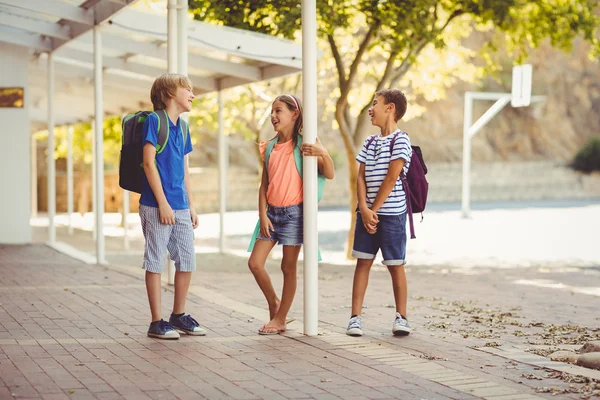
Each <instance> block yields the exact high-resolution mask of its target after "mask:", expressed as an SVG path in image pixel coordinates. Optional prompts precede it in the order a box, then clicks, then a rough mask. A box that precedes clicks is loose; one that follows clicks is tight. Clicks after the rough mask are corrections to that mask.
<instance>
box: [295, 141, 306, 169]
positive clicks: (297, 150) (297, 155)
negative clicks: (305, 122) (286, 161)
mask: <svg viewBox="0 0 600 400" xmlns="http://www.w3.org/2000/svg"><path fill="white" fill-rule="evenodd" d="M301 147H302V136H300V135H298V143H297V144H296V147H294V162H295V163H296V169H297V170H298V174H299V175H300V178H302V177H303V176H304V175H303V174H302V172H303V170H304V168H303V166H304V162H303V159H302V152H301V151H300V148H301Z"/></svg>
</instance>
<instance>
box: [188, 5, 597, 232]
mask: <svg viewBox="0 0 600 400" xmlns="http://www.w3.org/2000/svg"><path fill="white" fill-rule="evenodd" d="M189 4H190V9H191V10H192V12H193V13H194V15H195V18H196V19H199V20H205V21H211V22H217V23H221V24H224V25H228V26H232V27H237V28H242V29H248V30H252V31H257V32H261V33H266V34H271V35H275V36H280V37H285V38H294V36H295V35H296V34H297V30H298V29H299V28H300V27H301V10H300V0H222V1H218V2H215V1H211V0H190V1H189ZM317 8H318V10H317V13H318V19H319V35H320V37H321V38H322V39H324V40H326V41H327V43H328V47H329V51H330V53H331V55H332V56H333V59H334V60H335V70H336V72H337V76H338V88H339V93H338V96H337V100H336V105H335V120H336V121H337V125H338V128H339V131H340V134H341V136H342V139H343V141H344V145H345V149H346V155H347V159H348V165H349V169H350V174H349V180H350V182H349V185H350V193H351V198H350V207H351V209H353V208H354V206H355V204H356V195H355V193H356V190H355V188H356V176H357V172H358V169H357V166H356V163H355V162H354V157H355V155H356V154H357V152H358V149H359V146H360V145H361V144H362V141H363V140H364V137H365V135H366V132H367V131H366V130H365V128H366V127H367V126H368V122H369V121H368V108H369V105H370V102H371V97H372V95H373V94H374V93H375V91H377V90H380V89H383V88H387V87H394V86H397V85H398V83H399V82H401V81H402V80H403V79H404V78H406V76H407V74H408V73H409V71H410V70H411V68H412V67H414V66H415V65H416V62H417V60H418V57H419V56H420V55H421V53H423V52H424V50H426V49H428V48H434V49H436V50H441V49H443V48H444V47H446V46H447V39H446V34H447V31H448V29H449V28H451V27H452V26H453V25H455V24H457V23H459V22H461V21H463V22H464V21H468V22H469V23H474V24H476V25H477V26H478V27H486V28H488V29H489V28H490V27H493V28H495V29H496V30H497V31H499V32H501V33H503V34H504V35H503V40H504V42H505V43H503V44H504V45H505V46H506V47H507V48H508V49H509V50H511V51H512V53H513V54H514V55H515V58H517V59H519V60H522V59H525V58H526V55H527V51H528V49H530V48H535V47H537V46H538V45H539V44H540V43H542V42H543V41H545V40H549V41H550V42H551V43H552V45H553V46H555V47H557V48H560V49H564V50H568V49H569V48H570V46H571V43H572V41H573V39H574V38H576V37H578V36H582V37H583V38H584V39H585V40H587V41H589V42H591V43H592V44H593V46H592V48H593V50H594V51H595V52H597V51H598V50H599V49H600V45H599V42H598V38H597V31H598V25H599V18H598V16H597V11H598V0H387V1H373V0H317ZM357 22H358V23H357ZM357 26H358V29H356V28H357ZM348 37H352V38H354V41H355V43H356V44H355V45H354V46H352V47H348V45H347V43H342V41H344V42H347V40H344V39H346V38H348ZM340 38H341V39H340ZM494 45H496V46H498V45H499V44H498V43H496V44H492V46H491V47H493V46H494ZM373 56H379V57H382V58H383V59H384V64H383V68H381V69H380V70H373V69H371V70H370V71H369V72H368V75H367V77H368V78H369V79H362V78H363V75H362V74H361V69H364V67H365V65H364V63H365V60H367V59H368V58H369V57H373ZM357 77H359V78H360V85H361V86H362V87H363V88H364V86H365V85H366V84H370V85H371V89H370V93H371V96H370V97H369V98H367V99H365V100H367V101H365V103H364V104H363V105H362V106H360V108H358V109H357V110H356V111H353V107H351V104H350V103H349V98H350V96H351V93H352V92H353V90H355V89H356V87H357V84H358V82H357ZM363 90H364V89H363ZM353 218H354V217H353ZM353 223H354V220H353ZM351 240H352V230H351V231H350V234H349V242H350V243H351Z"/></svg>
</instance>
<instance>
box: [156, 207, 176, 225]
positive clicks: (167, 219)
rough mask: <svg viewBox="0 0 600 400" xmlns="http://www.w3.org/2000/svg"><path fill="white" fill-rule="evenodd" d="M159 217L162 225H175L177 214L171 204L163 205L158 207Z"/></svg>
mask: <svg viewBox="0 0 600 400" xmlns="http://www.w3.org/2000/svg"><path fill="white" fill-rule="evenodd" d="M158 217H159V219H160V223H161V224H165V225H175V214H173V209H171V206H170V205H169V203H163V204H159V205H158Z"/></svg>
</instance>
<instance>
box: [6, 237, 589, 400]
mask: <svg viewBox="0 0 600 400" xmlns="http://www.w3.org/2000/svg"><path fill="white" fill-rule="evenodd" d="M110 260H111V261H112V262H113V264H117V263H118V264H122V265H111V266H107V267H104V266H96V265H86V264H82V263H80V262H78V261H74V260H72V259H70V258H68V257H66V256H64V255H61V254H59V253H56V252H55V251H53V250H51V249H49V248H47V247H45V246H42V245H32V246H1V245H0V399H5V398H44V399H54V398H60V399H62V398H99V399H119V398H127V399H130V398H131V399H138V398H140V399H141V398H144V399H146V398H161V399H170V398H180V399H184V398H185V399H188V398H189V399H201V398H208V399H221V398H223V399H225V398H234V399H255V398H265V399H279V398H314V399H337V398H340V399H367V398H368V399H380V398H381V399H383V398H400V399H471V398H489V399H495V400H526V399H534V398H554V396H552V395H551V394H549V393H536V389H537V388H543V387H548V388H551V387H553V388H555V389H556V390H555V391H559V390H565V389H568V388H569V384H570V383H568V382H564V381H563V380H560V379H550V378H548V377H545V376H544V375H545V374H547V372H546V370H544V369H540V367H536V366H535V360H533V361H532V360H523V361H522V362H519V361H513V360H512V359H511V354H513V353H514V354H516V353H515V352H516V350H519V349H522V348H525V347H526V346H527V344H526V342H525V340H530V341H543V340H542V339H543V330H544V329H545V327H544V326H539V325H540V324H536V323H535V322H536V321H543V323H544V324H549V323H554V324H567V323H571V324H580V325H584V326H598V319H597V318H598V317H597V316H596V315H597V313H595V312H594V310H595V306H594V304H597V300H598V299H597V297H594V296H591V295H589V294H583V293H579V292H577V291H574V292H573V291H572V290H552V289H550V288H546V289H545V288H536V289H534V290H532V289H531V287H530V286H525V285H518V286H516V285H515V284H514V281H515V279H516V278H518V279H521V280H527V279H529V278H531V280H533V278H534V277H535V276H536V275H535V274H534V272H532V271H515V270H492V271H483V272H484V274H480V275H457V274H453V273H450V274H443V273H441V272H440V271H437V272H436V273H428V272H427V271H411V273H410V277H409V279H410V280H411V293H412V294H413V296H412V298H411V300H410V303H409V307H411V311H410V313H411V323H412V324H413V325H414V326H415V328H416V329H415V333H414V334H413V335H411V336H410V337H407V338H394V337H392V336H391V335H390V334H389V331H390V326H391V318H392V315H393V309H390V308H389V304H390V302H391V296H390V295H389V290H388V286H389V277H388V276H387V272H384V271H377V270H375V271H374V272H373V274H372V279H371V283H370V286H369V291H368V293H367V299H366V304H367V305H368V308H367V309H366V312H365V319H366V321H367V328H368V329H367V331H366V333H367V334H366V335H365V336H364V337H362V338H349V337H347V336H345V335H344V334H343V331H344V329H343V327H344V325H345V323H346V319H347V317H348V315H347V314H348V312H349V310H348V308H347V307H348V305H349V289H350V286H349V282H350V281H351V270H350V269H348V268H342V267H333V266H326V265H325V266H323V267H322V268H321V273H320V301H321V303H320V304H321V307H320V320H321V323H320V331H322V335H320V336H319V337H312V338H309V337H304V336H302V335H301V334H300V333H299V331H300V330H301V327H302V324H301V322H300V321H297V322H294V323H292V324H290V326H289V328H290V329H289V331H288V333H287V334H286V335H285V336H283V335H282V336H268V337H265V336H259V335H257V334H256V329H257V328H258V327H259V326H260V325H261V324H262V323H263V322H264V318H265V316H266V313H265V310H264V304H263V303H264V300H263V299H262V297H261V295H260V291H259V290H258V288H257V287H256V285H255V283H254V281H253V280H252V277H251V275H250V274H249V273H248V272H247V269H246V266H245V259H244V258H239V257H234V256H220V255H214V254H205V255H204V254H203V255H202V256H201V257H199V260H198V263H199V266H200V268H201V269H200V271H199V272H198V273H197V274H196V275H195V278H194V281H193V286H192V289H191V292H190V296H189V298H188V309H187V312H190V313H192V314H193V315H194V316H195V317H196V318H197V319H198V320H200V321H201V323H202V325H204V326H206V327H207V328H208V330H209V334H208V336H207V337H183V338H182V339H181V340H179V341H173V342H165V341H159V340H155V339H150V338H148V337H146V335H145V332H146V329H147V324H148V314H149V312H148V305H147V299H146V293H145V287H144V282H143V273H142V271H141V270H140V269H139V267H135V266H133V265H137V264H139V255H132V256H129V257H128V256H125V255H122V256H118V255H112V256H111V257H110ZM136 260H137V261H136ZM127 265H129V266H127ZM269 268H270V269H272V270H273V271H274V272H275V271H276V269H277V266H276V264H275V263H273V262H271V263H270V264H269ZM592 272H593V271H592ZM492 274H495V275H492ZM555 274H556V273H555ZM490 276H494V278H492V279H490ZM278 278H279V276H276V278H275V282H276V284H278V285H279V284H280V282H279V280H280V279H278ZM545 278H547V279H550V278H555V276H554V275H552V274H546V276H545ZM557 279H558V278H557ZM561 279H563V280H564V279H565V277H564V276H563V277H562V278H561ZM569 279H572V282H569V284H570V286H569V287H571V288H574V287H575V288H581V287H588V288H589V287H592V286H594V285H595V286H594V287H598V286H600V284H598V283H599V282H600V278H599V277H598V274H587V275H586V276H583V274H582V275H581V276H574V275H572V274H571V275H569ZM299 289H301V285H299ZM382 293H385V295H382ZM171 301H172V293H171V292H170V289H169V288H165V293H164V294H163V308H164V311H163V313H164V315H165V316H167V315H168V313H169V310H170V306H171ZM301 306H302V293H301V290H300V291H299V293H298V296H297V300H296V302H295V305H294V308H293V310H292V312H293V314H294V316H295V317H297V318H298V319H300V317H301V315H302V314H301ZM510 310H512V311H510ZM508 312H512V314H510V315H506V313H508ZM502 314H504V315H502ZM478 320H479V321H478ZM514 320H517V321H516V322H517V323H516V324H514V325H513V324H512V322H513V321H514ZM474 321H475V322H474ZM430 322H433V324H431V323H430ZM531 322H534V324H531ZM444 323H445V325H444ZM470 325H477V329H473V327H471V328H469V326H470ZM519 325H520V326H519ZM530 325H531V326H530ZM490 331H491V332H490ZM516 331H521V333H522V334H521V333H519V334H518V335H517V334H515V332H516ZM590 334H595V333H594V332H593V331H591V333H590ZM465 336H466V337H465ZM494 341H495V342H501V343H497V344H502V346H501V347H500V348H499V349H502V348H511V349H515V351H514V352H513V353H510V352H508V353H507V355H506V356H498V355H494V354H490V353H488V352H484V351H481V350H480V349H477V348H474V346H485V345H486V344H489V343H491V342H494ZM539 344H540V345H541V344H543V343H539ZM530 346H531V345H529V347H530ZM483 349H485V348H483ZM509 353H510V354H509ZM513 358H514V357H513ZM529 374H531V375H535V376H538V377H539V378H540V380H538V379H535V380H530V379H526V378H524V377H523V375H525V376H529ZM571 384H572V383H571ZM572 385H574V386H573V388H580V387H581V386H582V385H583V384H572ZM558 397H559V398H565V399H566V398H572V399H576V398H579V397H580V396H579V394H576V393H571V394H560V395H559V396H558Z"/></svg>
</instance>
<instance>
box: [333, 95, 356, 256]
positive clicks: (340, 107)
mask: <svg viewBox="0 0 600 400" xmlns="http://www.w3.org/2000/svg"><path fill="white" fill-rule="evenodd" d="M345 111H346V104H345V102H343V101H338V103H337V104H336V107H335V119H336V121H337V123H338V126H339V128H340V133H341V134H342V139H343V140H344V148H345V149H346V159H347V160H348V172H349V178H348V188H349V189H350V197H349V209H350V215H351V218H350V221H351V223H350V229H349V230H348V237H347V241H346V258H347V259H349V260H350V259H352V245H353V243H354V224H355V223H356V213H355V212H354V210H355V209H356V204H357V197H356V178H357V176H358V167H357V165H356V160H355V158H356V146H355V145H354V141H353V140H352V137H351V136H350V132H349V127H348V126H347V125H346V120H345Z"/></svg>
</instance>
